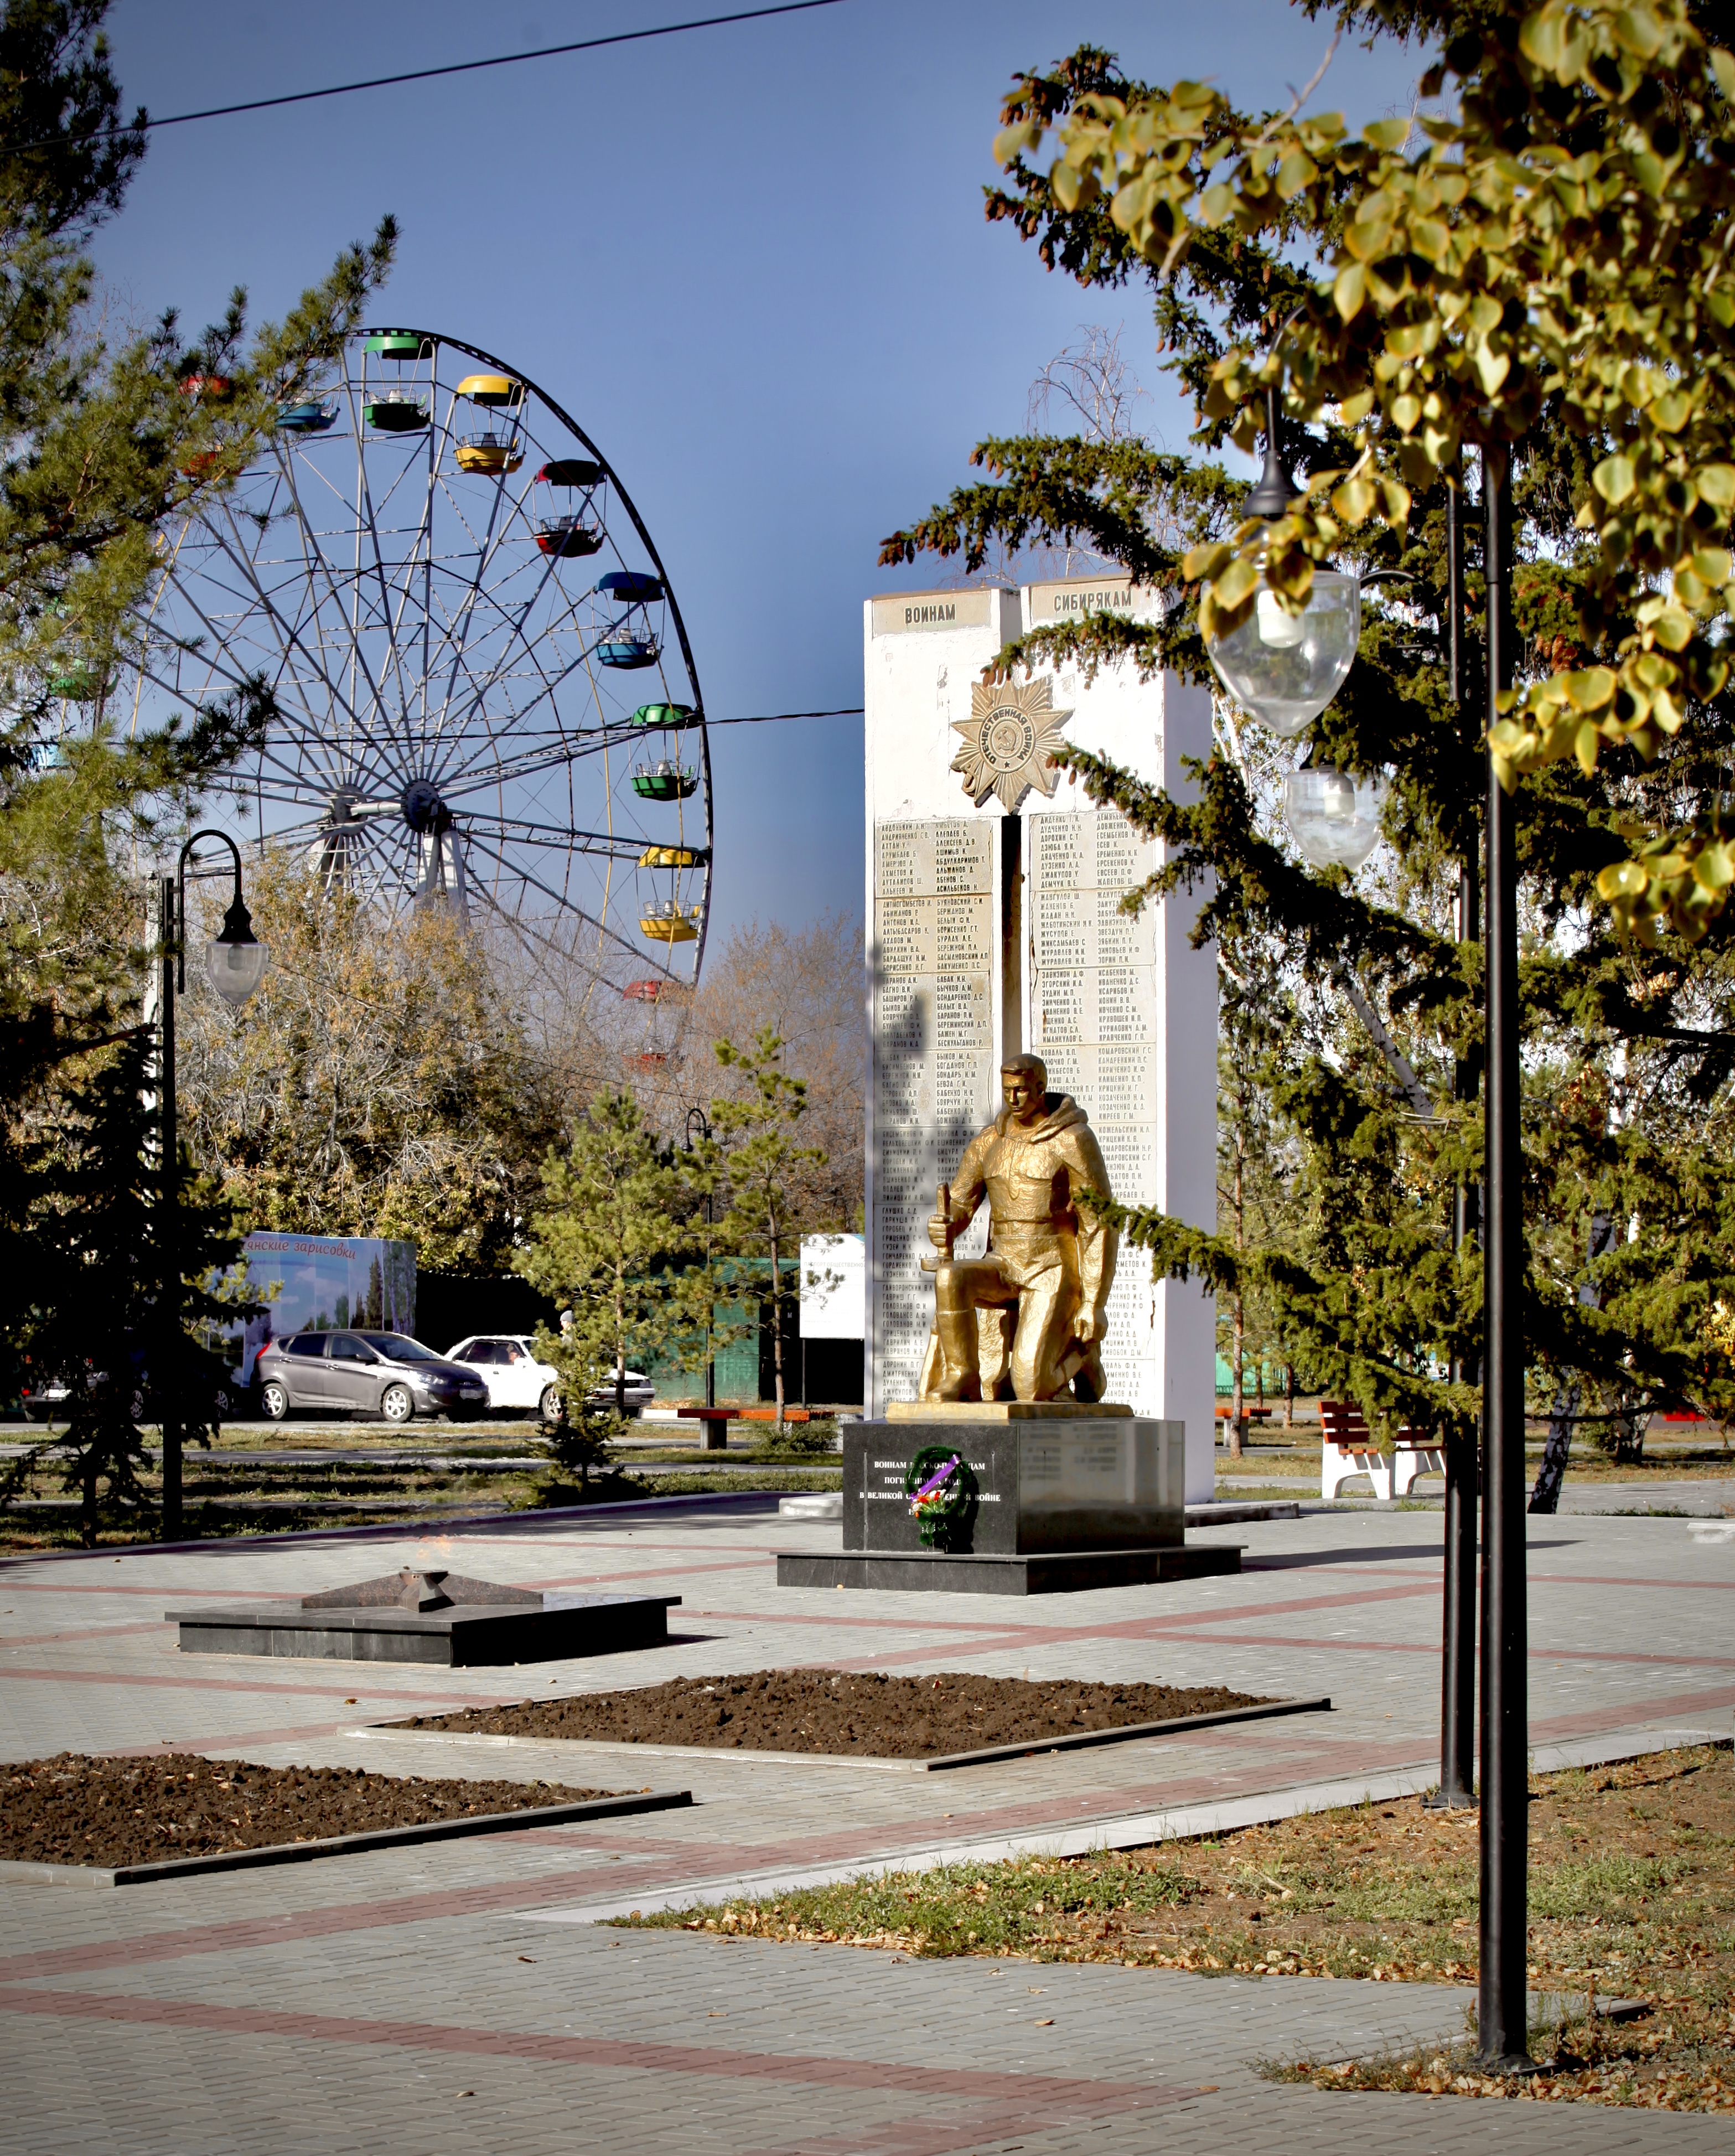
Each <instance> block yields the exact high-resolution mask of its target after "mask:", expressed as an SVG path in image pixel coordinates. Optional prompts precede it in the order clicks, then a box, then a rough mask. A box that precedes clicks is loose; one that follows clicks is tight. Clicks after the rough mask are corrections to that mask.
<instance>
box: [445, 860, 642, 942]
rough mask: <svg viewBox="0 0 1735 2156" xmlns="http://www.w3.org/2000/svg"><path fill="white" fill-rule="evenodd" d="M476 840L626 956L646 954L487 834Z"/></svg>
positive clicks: (516, 878) (511, 871)
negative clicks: (492, 841)
mask: <svg viewBox="0 0 1735 2156" xmlns="http://www.w3.org/2000/svg"><path fill="white" fill-rule="evenodd" d="M475 844H476V845H477V846H478V847H479V848H480V850H481V851H482V852H484V853H485V854H488V855H491V857H492V858H493V859H494V860H497V861H498V862H499V863H500V866H501V867H502V868H503V869H504V870H506V874H507V875H508V876H510V877H511V879H512V880H513V881H514V882H516V883H522V884H526V885H528V886H529V887H530V888H531V890H532V891H541V893H542V896H543V897H544V898H547V899H552V901H554V903H555V905H557V906H559V907H560V908H561V910H562V911H563V912H566V913H570V914H572V915H574V916H576V917H577V919H578V920H580V921H584V922H585V923H586V924H587V925H588V927H593V928H594V929H595V930H596V931H597V932H598V935H599V936H602V937H606V938H607V940H608V942H610V943H612V944H613V946H614V947H615V948H616V949H617V950H618V951H620V952H624V953H625V955H626V956H627V957H631V958H635V959H637V958H642V957H644V952H643V951H642V950H641V949H640V948H639V946H638V945H637V944H636V943H629V942H628V941H627V939H626V937H624V936H623V935H622V934H621V932H620V931H619V929H618V928H614V927H611V926H610V925H609V923H608V921H606V920H605V919H603V917H602V916H599V915H597V914H593V913H592V912H590V911H588V909H587V908H586V907H584V906H580V905H579V904H578V902H577V901H576V900H575V899H573V898H572V897H569V896H567V894H566V893H565V892H563V891H556V890H555V889H554V887H553V885H552V884H547V883H544V882H543V881H542V878H541V877H540V876H537V875H532V874H531V871H530V870H528V869H527V868H526V867H525V866H524V865H523V864H522V863H521V862H518V861H514V860H512V859H511V857H510V856H509V855H506V853H504V852H502V851H501V850H500V848H499V847H498V846H494V845H490V844H489V843H488V841H487V839H485V838H483V837H481V836H480V834H479V835H478V837H477V838H476V839H475Z"/></svg>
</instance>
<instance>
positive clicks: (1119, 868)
mask: <svg viewBox="0 0 1735 2156" xmlns="http://www.w3.org/2000/svg"><path fill="white" fill-rule="evenodd" d="M1029 863H1030V865H1029V875H1028V878H1027V881H1026V885H1025V901H1024V902H1025V915H1026V918H1027V920H1028V921H1029V981H1030V991H1029V1029H1030V1045H1031V1047H1032V1049H1033V1050H1034V1051H1035V1053H1036V1054H1037V1055H1039V1056H1040V1057H1041V1058H1042V1060H1043V1061H1044V1062H1045V1064H1046V1065H1048V1082H1049V1086H1050V1090H1051V1091H1055V1092H1056V1093H1070V1094H1071V1095H1072V1096H1073V1098H1074V1099H1075V1101H1077V1102H1078V1104H1079V1106H1080V1107H1081V1108H1082V1109H1083V1110H1084V1111H1085V1113H1086V1115H1087V1116H1089V1117H1090V1119H1091V1129H1092V1130H1093V1131H1094V1132H1096V1142H1097V1143H1098V1144H1099V1145H1100V1146H1101V1148H1102V1158H1103V1163H1104V1165H1105V1166H1106V1168H1107V1169H1108V1174H1109V1182H1110V1184H1111V1188H1112V1189H1113V1191H1114V1194H1115V1196H1116V1199H1118V1200H1119V1201H1120V1202H1121V1204H1123V1205H1135V1204H1152V1202H1154V1201H1155V1199H1157V1197H1158V1188H1157V1179H1156V1165H1157V1058H1158V976H1157V921H1158V908H1157V907H1156V906H1147V907H1146V908H1145V910H1144V911H1143V912H1142V913H1141V914H1139V915H1137V916H1132V915H1129V914H1126V913H1123V912H1122V911H1121V901H1122V899H1123V898H1125V897H1126V896H1127V892H1128V891H1136V890H1137V888H1138V886H1139V885H1140V884H1142V882H1143V881H1144V880H1145V878H1146V877H1147V875H1150V873H1151V871H1152V869H1153V868H1154V867H1155V865H1156V863H1157V851H1156V848H1155V846H1154V844H1152V842H1151V841H1149V840H1147V839H1141V838H1140V837H1139V835H1138V834H1137V832H1136V831H1135V830H1134V829H1132V825H1131V824H1128V823H1127V819H1125V817H1123V816H1122V815H1121V814H1119V813H1118V812H1117V811H1116V810H1115V809H1112V808H1106V809H1101V810H1094V811H1093V810H1086V811H1081V812H1078V813H1070V812H1069V813H1064V814H1062V813H1055V814H1049V815H1041V816H1032V817H1031V818H1030V819H1029ZM1151 1296H1152V1283H1151V1266H1150V1260H1149V1259H1148V1258H1147V1256H1146V1255H1145V1254H1144V1253H1143V1252H1142V1251H1139V1250H1132V1249H1129V1248H1127V1247H1126V1246H1125V1245H1123V1246H1122V1250H1121V1256H1120V1263H1119V1265H1118V1267H1117V1268H1116V1274H1115V1284H1114V1286H1113V1288H1112V1289H1111V1291H1110V1294H1109V1301H1108V1330H1107V1335H1106V1339H1105V1341H1104V1343H1103V1353H1102V1363H1103V1369H1104V1372H1105V1374H1106V1377H1107V1379H1108V1392H1107V1394H1106V1397H1107V1398H1108V1399H1111V1400H1127V1401H1130V1402H1131V1403H1132V1404H1133V1405H1134V1406H1135V1407H1144V1406H1147V1405H1154V1404H1156V1403H1157V1402H1158V1400H1159V1399H1160V1398H1161V1392H1160V1389H1159V1385H1158V1373H1157V1370H1156V1367H1155V1359H1154V1346H1153V1343H1152V1340H1151V1337H1150V1335H1151V1331H1152V1327H1151V1308H1150V1306H1151Z"/></svg>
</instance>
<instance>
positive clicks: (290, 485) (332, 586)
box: [283, 456, 409, 747]
mask: <svg viewBox="0 0 1735 2156" xmlns="http://www.w3.org/2000/svg"><path fill="white" fill-rule="evenodd" d="M283 463H284V467H285V471H284V477H285V485H286V487H287V489H288V491H289V497H290V503H291V505H292V506H293V508H294V511H295V522H296V526H297V528H298V529H299V531H300V534H301V547H302V555H303V559H304V562H305V575H306V582H307V598H308V600H309V602H310V608H309V610H310V613H311V618H312V619H313V620H314V621H315V622H316V624H317V635H318V639H319V649H320V653H321V666H320V672H321V678H322V679H325V680H328V681H329V680H330V673H329V669H328V667H327V666H326V660H325V650H326V609H325V607H324V605H323V603H321V597H320V594H319V590H318V579H319V577H320V576H321V574H322V575H323V577H324V580H325V585H326V598H329V599H330V600H331V602H332V603H333V604H334V605H335V606H336V608H337V610H338V612H339V613H340V614H342V613H350V614H351V615H352V634H351V636H350V640H349V651H348V654H347V656H348V659H349V660H350V663H351V664H352V665H353V666H354V667H355V669H356V670H357V673H358V674H359V675H360V676H361V678H362V680H364V681H365V682H366V683H367V690H368V696H369V700H370V708H371V709H372V710H374V711H378V712H379V714H380V716H381V719H382V721H383V722H384V725H385V726H386V729H387V732H388V738H389V737H390V729H391V713H390V710H389V707H388V705H387V703H386V701H385V698H384V696H382V693H381V689H380V685H379V684H378V683H377V681H376V680H374V678H373V671H372V668H371V667H370V666H369V665H368V663H367V655H366V653H365V651H364V649H363V647H362V639H361V637H360V635H359V634H358V633H357V631H358V629H359V624H357V623H355V622H354V620H353V613H354V605H353V603H352V605H351V606H350V607H348V608H346V606H345V604H344V601H343V598H342V596H341V592H340V590H339V588H338V583H337V579H336V573H335V572H334V570H333V567H332V564H331V562H330V560H329V559H328V558H327V557H326V550H325V547H324V544H323V543H322V539H321V535H319V534H318V533H317V532H316V531H315V529H314V526H313V522H312V520H311V517H310V516H308V515H307V512H306V510H305V506H304V505H303V503H302V500H301V490H300V484H299V481H298V480H297V478H296V475H295V459H294V457H293V456H285V458H284V459H283ZM321 476H323V475H321ZM334 491H335V489H334ZM368 528H369V531H372V519H371V517H370V519H369V524H368ZM374 536H375V544H376V547H377V534H375V535H374ZM360 587H361V577H360V573H359V564H358V566H357V575H356V577H355V578H354V580H353V588H354V591H355V593H356V597H357V598H359V596H360ZM358 701H359V700H358V699H357V698H355V697H354V696H352V697H350V698H349V699H348V700H347V709H348V712H349V718H350V724H351V726H352V729H354V730H355V731H357V732H358V733H361V734H363V735H364V736H366V737H367V738H368V740H369V742H370V744H372V742H373V741H374V738H375V737H374V736H373V732H372V729H371V728H370V727H368V726H366V725H365V723H364V722H363V721H362V716H361V713H360V711H359V710H358V708H357V704H358ZM408 742H409V731H408V726H407V725H406V727H405V730H404V735H403V742H401V743H398V744H396V746H398V747H408Z"/></svg>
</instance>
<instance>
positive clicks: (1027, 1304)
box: [921, 1055, 1119, 1401]
mask: <svg viewBox="0 0 1735 2156" xmlns="http://www.w3.org/2000/svg"><path fill="white" fill-rule="evenodd" d="M1000 1086H1001V1093H1002V1096H1003V1097H1004V1101H1005V1103H1006V1105H1005V1106H1004V1108H1003V1109H1002V1110H1001V1111H1000V1113H999V1114H998V1116H995V1118H994V1120H993V1123H992V1124H991V1125H990V1126H989V1127H988V1129H987V1130H985V1131H983V1132H982V1133H981V1134H980V1135H979V1136H978V1137H975V1138H973V1139H972V1140H971V1142H970V1143H969V1145H968V1147H966V1148H965V1152H964V1157H963V1159H962V1162H960V1163H959V1165H958V1171H957V1178H956V1179H955V1180H954V1181H953V1182H952V1183H950V1184H949V1185H948V1184H946V1183H942V1185H941V1186H940V1209H939V1210H938V1211H937V1213H936V1214H934V1216H933V1218H932V1219H931V1220H930V1221H929V1222H928V1228H927V1231H928V1240H930V1241H931V1242H932V1244H933V1245H934V1246H935V1248H936V1249H937V1250H939V1251H940V1252H941V1253H942V1255H941V1256H940V1257H938V1258H937V1259H927V1258H925V1259H923V1260H922V1266H923V1270H931V1271H932V1273H933V1276H934V1333H933V1337H932V1339H931V1340H930V1341H929V1342H928V1352H927V1362H926V1363H925V1364H924V1365H923V1368H922V1373H921V1398H922V1399H925V1400H995V1399H1008V1398H1011V1399H1020V1400H1051V1399H1056V1398H1057V1397H1059V1396H1060V1394H1064V1393H1065V1391H1066V1390H1067V1388H1068V1387H1069V1386H1070V1387H1071V1388H1072V1391H1073V1395H1074V1397H1075V1398H1076V1399H1080V1400H1086V1401H1095V1400H1100V1399H1101V1397H1102V1389H1103V1378H1102V1348H1101V1342H1102V1332H1103V1322H1104V1321H1103V1312H1104V1306H1106V1303H1107V1301H1108V1291H1109V1288H1110V1286H1111V1284H1112V1282H1113V1280H1114V1276H1115V1254H1116V1250H1117V1249H1118V1247H1119V1238H1118V1237H1117V1236H1116V1234H1115V1231H1114V1229H1112V1228H1110V1227H1106V1226H1105V1225H1104V1224H1103V1223H1102V1222H1101V1221H1100V1220H1098V1219H1095V1218H1094V1217H1093V1216H1092V1215H1091V1214H1090V1213H1089V1212H1088V1211H1086V1212H1083V1213H1081V1211H1080V1209H1079V1204H1078V1196H1079V1193H1081V1191H1084V1190H1087V1189H1088V1190H1096V1191H1099V1192H1101V1194H1102V1195H1103V1196H1104V1197H1109V1196H1111V1194H1112V1193H1111V1191H1110V1189H1109V1184H1108V1171H1107V1169H1106V1168H1105V1167H1104V1166H1103V1163H1102V1154H1101V1151H1100V1150H1099V1148H1098V1147H1097V1143H1096V1139H1095V1138H1094V1137H1092V1136H1091V1126H1090V1124H1089V1122H1087V1121H1086V1116H1085V1112H1084V1111H1083V1109H1082V1108H1081V1107H1080V1106H1078V1104H1077V1103H1076V1102H1075V1101H1073V1100H1072V1099H1071V1098H1070V1096H1068V1095H1066V1094H1057V1093H1050V1091H1048V1071H1047V1069H1046V1067H1045V1065H1044V1064H1043V1062H1042V1060H1041V1059H1040V1057H1039V1056H1035V1055H1015V1056H1014V1057H1013V1058H1012V1059H1011V1060H1010V1061H1009V1062H1007V1063H1004V1064H1003V1065H1001V1068H1000ZM984 1193H986V1195H987V1198H988V1221H989V1228H988V1255H987V1256H986V1257H983V1258H955V1257H953V1255H952V1243H953V1240H954V1239H955V1238H956V1237H957V1235H959V1234H961V1233H962V1230H963V1229H966V1228H968V1226H969V1224H970V1223H971V1221H972V1220H973V1219H974V1218H975V1216H976V1210H977V1208H978V1206H979V1205H980V1204H981V1203H982V1200H983V1195H984ZM1008 1379H1010V1384H1009V1383H1008Z"/></svg>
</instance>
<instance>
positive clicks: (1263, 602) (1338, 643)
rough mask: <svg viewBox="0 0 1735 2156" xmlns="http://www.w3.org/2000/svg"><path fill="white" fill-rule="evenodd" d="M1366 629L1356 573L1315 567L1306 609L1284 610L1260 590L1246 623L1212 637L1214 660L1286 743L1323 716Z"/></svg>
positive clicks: (1253, 714)
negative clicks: (1224, 634)
mask: <svg viewBox="0 0 1735 2156" xmlns="http://www.w3.org/2000/svg"><path fill="white" fill-rule="evenodd" d="M1361 633H1362V588H1361V586H1360V584H1359V583H1358V582H1357V580H1356V579H1355V578H1354V577H1346V576H1341V575H1339V574H1338V572H1337V571H1336V570H1334V569H1316V570H1315V571H1314V572H1313V589H1312V592H1311V593H1309V594H1308V597H1307V604H1306V609H1305V611H1304V612H1302V613H1299V614H1291V613H1285V612H1284V610H1283V608H1282V607H1281V605H1280V603H1278V598H1277V594H1276V593H1275V592H1273V591H1270V590H1262V591H1261V592H1260V595H1259V601H1258V603H1257V605H1256V606H1255V608H1254V610H1253V612H1252V613H1250V615H1249V616H1248V618H1247V619H1246V620H1245V621H1244V622H1243V623H1242V624H1241V625H1240V628H1239V629H1235V630H1234V631H1233V632H1232V633H1231V634H1229V635H1228V636H1221V637H1216V638H1214V639H1212V641H1211V643H1210V644H1209V650H1210V654H1211V663H1212V665H1214V666H1215V668H1216V669H1217V671H1218V673H1219V675H1221V676H1222V677H1223V683H1224V687H1225V688H1226V689H1227V690H1229V694H1230V695H1231V696H1233V697H1234V698H1235V701H1236V702H1237V703H1238V704H1239V705H1240V706H1241V708H1242V710H1243V711H1245V712H1246V713H1247V715H1248V716H1249V717H1250V718H1255V719H1257V720H1259V721H1260V723H1261V725H1264V726H1269V727H1270V729H1271V731H1272V732H1273V733H1276V734H1281V735H1282V736H1283V737H1285V739H1286V740H1287V739H1288V738H1290V737H1291V736H1293V735H1296V734H1298V733H1300V732H1301V729H1302V727H1303V726H1306V725H1307V724H1308V722H1309V721H1311V720H1313V719H1317V717H1318V716H1319V715H1320V713H1321V712H1322V711H1323V710H1324V709H1325V707H1326V706H1327V704H1329V703H1330V702H1331V701H1332V697H1333V696H1336V695H1337V691H1338V690H1340V689H1341V688H1342V686H1343V684H1344V681H1345V680H1347V677H1348V674H1349V670H1350V668H1351V667H1352V666H1353V665H1354V664H1355V659H1356V642H1357V639H1358V638H1359V636H1360V635H1361Z"/></svg>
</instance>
